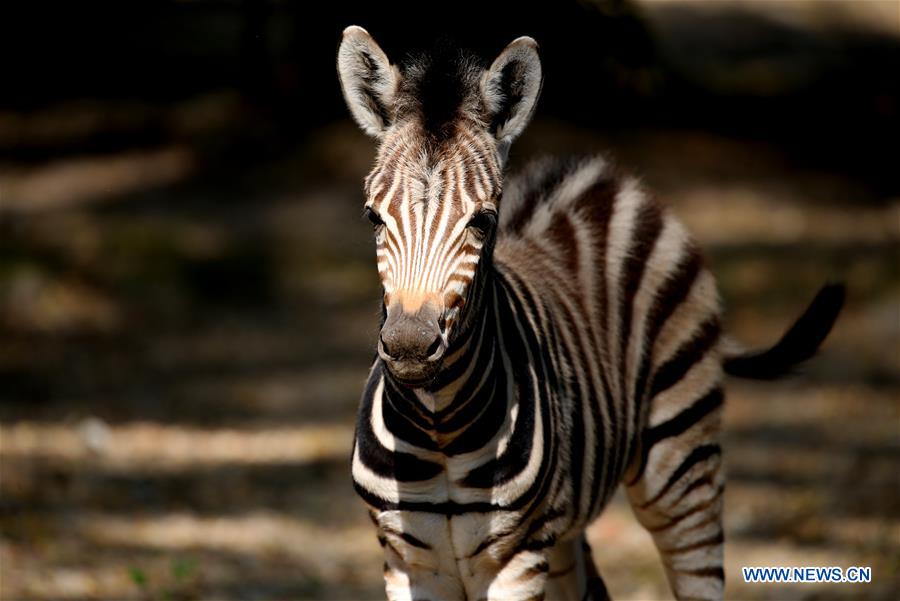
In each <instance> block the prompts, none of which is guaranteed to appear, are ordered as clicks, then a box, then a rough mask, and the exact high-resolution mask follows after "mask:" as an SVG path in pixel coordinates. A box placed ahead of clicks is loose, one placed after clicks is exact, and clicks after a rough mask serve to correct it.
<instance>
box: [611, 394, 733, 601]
mask: <svg viewBox="0 0 900 601" xmlns="http://www.w3.org/2000/svg"><path fill="white" fill-rule="evenodd" d="M707 396H708V395H707ZM704 398H706V397H704ZM703 402H704V400H703V399H700V400H698V401H696V402H695V403H694V404H693V405H691V408H689V409H687V410H685V411H683V412H682V413H679V414H678V415H676V416H675V417H673V418H671V419H669V420H667V421H664V422H662V423H661V424H660V425H658V426H657V427H656V428H654V427H651V428H648V430H647V431H646V432H645V434H644V441H643V443H642V444H643V445H644V449H643V451H642V454H641V456H642V458H643V459H642V460H640V461H637V462H635V465H632V466H631V469H630V475H631V479H630V480H629V479H628V478H626V490H627V492H628V498H629V500H630V502H631V505H632V507H633V508H634V512H635V514H636V515H637V518H638V520H639V521H640V522H641V524H642V525H643V526H644V528H646V529H647V530H648V531H649V532H650V533H651V534H652V535H653V542H654V543H655V544H656V548H657V549H658V551H659V553H660V556H661V557H662V560H663V564H664V565H665V568H666V575H667V576H668V579H669V585H670V586H671V588H672V591H673V592H674V593H675V597H676V598H678V599H709V600H714V599H722V595H723V589H724V585H725V572H724V568H723V530H722V492H723V486H724V482H723V480H724V477H723V474H722V470H721V469H720V466H721V450H720V447H719V444H718V442H717V441H716V438H717V436H716V434H717V431H718V422H719V419H718V417H719V416H718V413H719V412H718V411H712V412H708V413H704V414H703V416H701V419H699V420H696V421H692V422H691V423H689V424H686V423H680V422H679V421H678V420H680V419H682V418H684V417H685V414H686V413H689V412H692V411H693V413H694V414H692V415H690V416H689V417H696V415H695V414H696V413H697V411H695V410H694V408H696V407H697V406H698V405H699V404H701V403H703ZM716 408H718V405H717V407H716ZM704 417H705V418H706V419H704ZM651 423H653V419H652V416H651ZM673 432H675V433H676V434H673ZM663 434H664V435H663Z"/></svg>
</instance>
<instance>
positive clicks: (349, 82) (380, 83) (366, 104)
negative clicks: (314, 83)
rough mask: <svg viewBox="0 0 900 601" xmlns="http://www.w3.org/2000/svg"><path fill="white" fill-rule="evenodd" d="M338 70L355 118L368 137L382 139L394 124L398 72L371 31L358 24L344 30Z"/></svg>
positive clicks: (346, 99) (346, 98) (345, 98)
mask: <svg viewBox="0 0 900 601" xmlns="http://www.w3.org/2000/svg"><path fill="white" fill-rule="evenodd" d="M337 67H338V76H339V77H340V80H341V90H343V92H344V100H345V101H346V102H347V106H348V107H349V108H350V112H351V113H352V114H353V118H354V119H356V122H357V123H358V124H359V126H360V127H361V128H362V129H363V131H365V132H366V133H367V134H369V135H370V136H372V137H375V138H380V137H381V136H382V134H384V131H385V130H386V129H387V128H388V127H390V125H391V123H390V121H391V115H392V113H393V108H394V98H395V95H396V92H397V87H398V85H399V83H400V72H399V70H398V69H397V67H395V66H394V65H392V64H391V62H390V61H389V60H388V57H387V55H386V54H385V53H384V51H383V50H382V49H381V47H380V46H379V45H378V44H377V43H375V40H374V39H372V36H371V35H369V32H368V31H366V30H365V29H363V28H362V27H358V26H356V25H351V26H350V27H348V28H347V29H345V30H344V37H343V40H341V46H340V48H339V49H338V57H337Z"/></svg>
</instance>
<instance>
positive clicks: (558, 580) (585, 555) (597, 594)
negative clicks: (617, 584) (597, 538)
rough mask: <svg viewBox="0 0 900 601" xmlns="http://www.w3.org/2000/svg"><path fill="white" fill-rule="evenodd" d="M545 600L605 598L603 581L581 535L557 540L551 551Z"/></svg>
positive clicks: (598, 600) (581, 600)
mask: <svg viewBox="0 0 900 601" xmlns="http://www.w3.org/2000/svg"><path fill="white" fill-rule="evenodd" d="M546 599H547V601H569V600H573V601H607V600H608V599H609V595H608V593H607V592H606V585H605V584H604V583H603V579H602V578H600V575H599V574H598V573H597V567H596V566H595V565H594V559H593V556H592V555H591V548H590V546H589V545H588V543H587V540H586V539H585V537H584V535H582V536H580V537H578V538H576V539H573V540H570V541H564V542H560V543H557V545H556V546H555V547H554V548H553V551H552V552H551V553H550V571H549V572H548V574H547V594H546Z"/></svg>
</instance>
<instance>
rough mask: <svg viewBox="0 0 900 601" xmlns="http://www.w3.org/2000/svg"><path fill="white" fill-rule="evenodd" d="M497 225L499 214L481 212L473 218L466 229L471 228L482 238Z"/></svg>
mask: <svg viewBox="0 0 900 601" xmlns="http://www.w3.org/2000/svg"><path fill="white" fill-rule="evenodd" d="M496 224H497V214H496V213H494V212H493V211H481V212H479V213H476V214H475V215H473V216H472V218H471V219H470V220H469V223H468V224H466V227H468V228H471V229H472V230H474V231H475V232H476V233H478V234H479V235H480V236H484V235H485V234H487V233H488V231H490V229H491V228H492V227H494V226H495V225H496Z"/></svg>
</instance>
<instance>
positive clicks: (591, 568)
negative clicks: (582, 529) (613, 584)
mask: <svg viewBox="0 0 900 601" xmlns="http://www.w3.org/2000/svg"><path fill="white" fill-rule="evenodd" d="M580 542H581V557H582V565H583V566H584V576H585V578H584V589H583V590H584V594H583V596H582V597H581V599H582V601H609V592H608V591H607V590H606V583H605V582H603V578H601V577H600V573H599V572H598V571H597V564H595V563H594V555H593V553H591V546H590V545H589V544H588V542H587V538H586V537H585V536H584V535H582V536H581V541H580Z"/></svg>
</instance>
